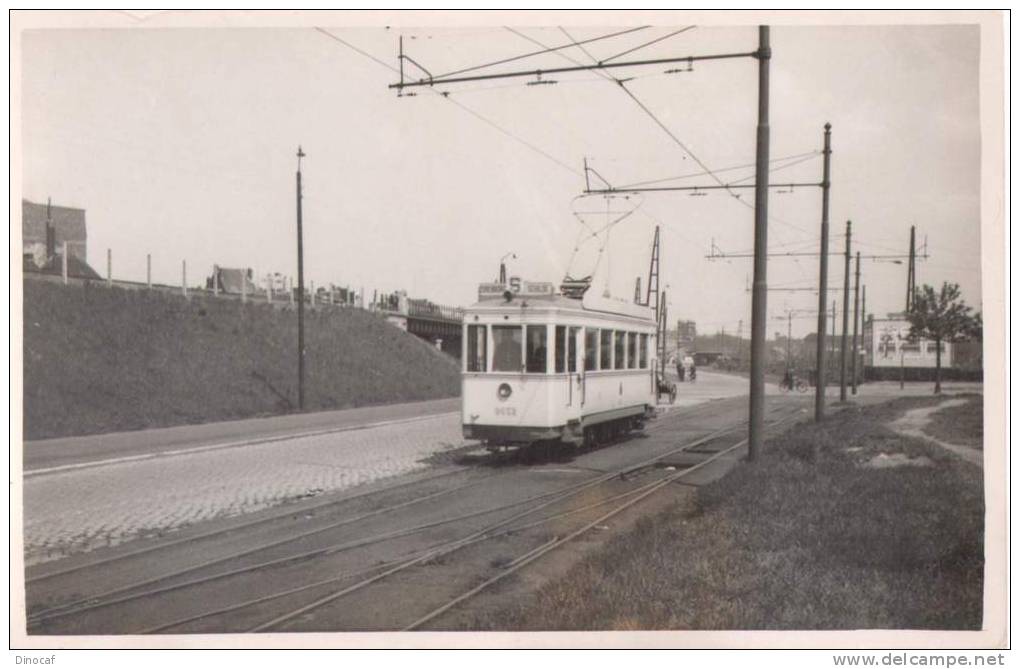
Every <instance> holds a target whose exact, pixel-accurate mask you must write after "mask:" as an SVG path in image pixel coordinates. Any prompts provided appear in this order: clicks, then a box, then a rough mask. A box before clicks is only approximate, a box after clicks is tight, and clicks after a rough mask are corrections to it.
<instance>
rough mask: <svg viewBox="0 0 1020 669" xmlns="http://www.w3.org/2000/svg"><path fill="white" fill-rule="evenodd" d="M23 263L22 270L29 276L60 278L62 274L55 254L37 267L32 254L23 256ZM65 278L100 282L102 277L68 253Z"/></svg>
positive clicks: (60, 262) (60, 265)
mask: <svg viewBox="0 0 1020 669" xmlns="http://www.w3.org/2000/svg"><path fill="white" fill-rule="evenodd" d="M23 257H24V261H23V263H22V266H21V267H22V270H23V271H24V272H26V273H31V274H55V275H56V276H61V275H63V273H64V268H63V260H62V256H61V254H59V253H55V254H54V255H53V256H52V257H51V258H50V259H49V261H48V262H47V263H46V264H45V265H43V266H42V267H39V266H38V265H36V264H35V261H34V260H33V259H32V254H30V253H26V254H24V256H23ZM67 276H69V277H71V278H73V279H94V280H101V279H102V278H103V277H101V276H100V275H99V273H98V272H96V270H94V269H92V268H91V267H90V266H89V264H88V263H87V262H85V261H84V260H82V259H81V258H79V257H78V256H76V255H74V254H73V253H69V254H68V256H67Z"/></svg>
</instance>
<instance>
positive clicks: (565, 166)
mask: <svg viewBox="0 0 1020 669" xmlns="http://www.w3.org/2000/svg"><path fill="white" fill-rule="evenodd" d="M315 30H316V31H318V32H320V33H322V34H323V35H325V36H327V37H329V38H330V39H332V40H334V41H336V42H339V43H340V44H343V45H344V46H346V47H347V48H349V49H351V50H352V51H355V52H356V53H359V54H361V55H362V56H364V57H366V58H368V59H369V60H372V61H374V62H375V63H377V64H379V65H381V66H383V67H385V68H386V69H388V70H390V71H391V72H397V73H399V69H398V68H396V67H394V66H392V65H390V64H389V63H387V62H385V61H384V60H382V59H380V58H377V57H376V56H373V55H372V54H370V53H368V52H367V51H365V50H364V49H361V48H359V47H357V46H355V45H354V44H351V43H350V42H348V41H347V40H345V39H343V38H341V37H338V36H337V35H334V34H333V33H331V32H329V31H328V30H326V29H325V28H320V27H316V28H315ZM429 90H432V92H433V93H435V94H436V95H439V96H440V97H442V98H443V99H444V100H447V101H448V102H450V103H452V104H454V105H456V106H457V107H460V108H461V109H463V110H464V111H465V112H467V113H469V114H471V115H472V116H474V117H475V118H477V119H478V120H479V121H482V122H483V123H485V124H486V125H488V126H490V127H491V128H493V129H494V130H497V131H498V132H500V133H502V134H503V135H506V136H507V137H509V138H511V139H513V140H514V141H516V142H518V143H519V144H522V145H523V146H525V147H527V148H529V149H531V150H532V151H534V152H535V153H538V154H539V155H541V156H543V157H544V158H546V159H547V160H549V161H551V162H553V163H555V164H556V165H559V166H560V167H562V168H563V169H565V170H567V171H568V172H570V173H571V174H574V175H575V176H582V177H583V176H584V175H583V174H582V173H581V172H580V171H579V170H577V168H575V167H571V166H570V165H568V164H567V163H566V162H564V161H562V160H560V159H559V158H557V157H555V156H553V155H552V154H550V153H548V152H547V151H545V150H543V149H541V148H540V147H537V146H535V145H534V144H532V143H531V142H529V141H527V140H526V139H524V138H522V137H519V136H518V135H516V134H514V133H512V132H510V131H509V130H507V129H506V128H504V127H502V126H500V125H499V124H497V123H496V122H494V121H492V120H491V119H489V118H487V117H485V116H483V115H482V114H480V113H479V112H477V111H475V110H474V109H471V108H470V107H468V106H467V105H465V104H463V103H462V102H460V101H458V100H454V99H453V98H451V97H449V96H445V95H443V94H442V93H441V92H440V91H436V90H433V89H429Z"/></svg>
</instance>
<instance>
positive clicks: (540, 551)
mask: <svg viewBox="0 0 1020 669" xmlns="http://www.w3.org/2000/svg"><path fill="white" fill-rule="evenodd" d="M798 413H799V410H794V411H792V412H790V413H789V414H788V415H786V416H784V417H783V418H781V419H779V420H776V421H773V422H771V423H770V424H769V425H768V427H769V428H772V427H775V426H777V425H780V424H782V423H784V422H786V421H788V420H791V419H792V418H793V417H795V416H796V415H797V414H798ZM744 425H746V421H745V422H742V423H739V424H736V425H732V426H729V427H727V428H722V429H721V430H718V431H716V432H715V433H712V434H710V435H706V436H705V437H702V438H700V439H696V440H694V441H693V442H690V443H688V444H685V445H684V446H682V447H680V448H677V449H673V450H672V451H669V452H667V453H663V454H660V455H657V456H655V457H653V458H650V459H648V460H646V461H644V462H642V463H640V464H639V465H632V466H630V467H628V468H626V469H625V470H620V471H616V472H611V473H609V474H608V475H606V476H604V477H598V478H599V479H600V480H598V481H593V482H591V483H592V485H596V484H597V483H603V482H605V481H608V480H611V479H614V478H617V477H619V476H620V475H622V474H624V473H625V472H634V471H637V470H638V469H640V468H642V466H644V467H647V466H649V465H653V464H654V463H655V462H658V461H661V460H663V459H665V458H668V457H670V456H673V455H676V454H678V453H682V452H684V451H688V450H690V449H692V448H696V447H697V446H700V445H703V444H706V443H708V442H711V441H714V440H716V439H718V438H719V437H721V436H722V435H724V434H727V433H729V432H732V431H734V430H736V429H738V428H740V427H742V426H744ZM746 443H747V440H746V439H742V440H740V441H739V442H737V443H736V444H733V445H731V446H729V447H727V448H724V449H722V450H720V451H719V452H717V453H715V454H713V455H710V456H708V457H706V459H705V460H704V461H702V462H700V463H698V464H695V465H692V466H691V467H689V468H686V469H683V470H681V471H677V472H674V473H672V474H668V475H665V476H663V477H660V478H658V479H656V480H654V481H651V482H649V483H645V484H643V485H640V486H638V487H636V488H634V489H631V490H628V491H626V492H624V493H621V494H618V495H616V496H614V497H611V498H609V499H604V500H600V501H599V502H596V503H594V504H589V505H587V506H586V507H582V508H580V509H574V510H570V511H566V512H563V513H559V514H555V515H553V516H550V517H547V518H543V519H541V520H538V521H534V522H532V523H530V524H528V525H525V526H520V527H514V528H511V529H507V530H505V531H504V532H501V533H499V534H493V533H492V532H493V531H494V530H496V529H499V528H501V527H503V526H504V525H506V524H508V523H509V522H512V521H515V520H519V519H520V518H521V517H524V516H526V515H530V514H531V513H533V512H534V511H536V510H539V509H540V508H543V507H544V506H548V504H546V505H542V507H538V508H534V509H529V510H525V511H524V512H522V513H520V514H518V515H516V516H514V517H513V518H511V519H508V520H505V521H501V522H499V523H496V524H494V525H493V526H490V527H489V528H486V529H484V530H481V531H479V532H477V533H475V534H473V535H471V536H469V537H467V538H466V539H464V540H459V541H454V542H451V543H450V544H448V545H446V546H442V547H439V548H437V549H435V550H434V551H431V552H428V553H426V554H425V555H422V556H419V557H416V558H414V559H411V560H408V561H407V562H405V563H403V564H399V565H396V566H394V567H392V568H390V569H388V570H386V571H384V572H382V573H380V574H377V575H374V576H372V577H369V578H366V579H364V580H362V581H360V582H358V583H355V584H353V585H350V586H347V587H346V588H343V589H342V590H340V591H338V592H334V593H331V594H329V595H326V596H324V597H322V598H320V599H318V600H315V601H313V602H311V603H308V604H305V605H302V606H301V607H299V608H296V609H293V610H291V611H288V612H286V613H283V614H281V615H278V616H276V617H275V618H273V619H271V620H269V621H266V622H264V623H260V624H259V625H256V626H254V627H252V628H250V629H247V630H245V631H246V632H268V631H272V630H274V629H277V628H279V626H280V625H282V624H283V623H286V622H288V621H291V620H294V619H295V618H298V617H299V616H302V615H304V614H307V613H309V612H311V611H312V610H314V609H317V608H320V607H322V606H324V605H326V604H330V603H332V602H334V601H336V600H338V599H340V598H342V597H344V596H346V595H349V594H351V593H353V592H356V591H357V590H360V589H362V588H364V587H367V586H369V585H371V584H373V583H375V582H377V581H379V580H381V579H382V578H385V577H387V576H391V575H394V574H397V573H399V572H402V571H404V570H406V569H409V568H412V567H415V566H417V565H419V564H422V563H423V562H426V561H428V560H432V559H435V558H438V557H442V556H445V555H448V554H450V553H452V552H454V551H457V550H459V549H461V548H465V547H467V546H469V545H473V544H475V543H478V542H479V541H482V540H485V539H490V538H494V537H495V536H502V535H507V534H513V533H516V532H520V531H522V530H524V529H528V528H531V527H536V526H539V525H543V524H545V523H548V522H549V521H551V520H554V519H559V518H562V517H565V516H567V515H573V514H576V513H579V512H582V511H586V510H590V509H593V508H597V507H599V506H604V505H605V504H608V503H611V502H613V501H618V500H621V499H622V500H624V501H622V502H621V503H620V504H619V505H617V506H615V507H613V508H612V509H610V511H608V512H607V513H605V514H603V515H601V516H599V517H597V518H596V519H595V520H593V521H590V522H588V523H586V524H584V525H583V526H582V527H581V528H579V529H577V530H574V531H573V532H571V533H569V534H567V535H566V536H564V537H562V538H559V537H554V538H553V539H552V540H549V541H547V542H546V543H545V544H543V545H540V546H538V547H536V548H532V549H530V550H528V551H527V552H525V553H524V554H522V555H519V556H518V557H516V558H515V559H514V560H512V561H511V562H510V563H509V564H508V565H507V566H506V567H505V568H504V569H503V570H502V571H500V572H499V573H498V574H496V575H495V576H493V577H491V578H489V579H487V580H485V581H484V582H483V583H481V584H480V585H478V586H475V587H474V588H472V589H470V590H468V591H467V592H466V593H464V594H462V595H459V596H457V597H455V598H454V599H453V600H451V601H448V602H446V603H444V604H443V605H441V606H439V607H437V608H435V609H433V610H431V611H430V612H429V613H427V614H426V615H424V616H421V617H420V618H418V619H416V620H415V621H414V622H412V623H410V624H409V625H407V626H406V627H404V628H403V630H402V631H411V630H414V629H417V628H419V627H421V626H422V625H423V624H425V623H426V622H429V621H430V620H433V619H434V618H436V617H438V616H439V615H441V614H442V613H445V612H446V611H448V610H449V609H451V608H453V607H454V606H456V605H457V604H459V603H461V602H463V601H466V600H467V599H470V598H471V597H474V596H475V595H477V594H479V593H480V592H482V591H483V590H485V589H486V588H488V587H489V586H491V585H493V584H495V583H496V582H498V581H500V580H502V579H504V578H505V577H507V576H509V575H511V574H513V573H514V572H516V571H518V570H520V569H521V568H523V567H524V566H526V565H528V564H530V563H531V562H533V561H535V560H537V559H538V558H540V557H542V556H543V555H545V554H547V553H549V552H551V551H552V550H555V549H557V548H560V547H562V546H564V545H566V544H567V543H569V542H570V541H573V540H574V539H576V538H577V537H579V536H581V535H582V534H584V533H585V532H587V531H589V530H591V529H592V528H594V527H597V526H599V525H600V524H601V523H603V522H605V521H606V520H608V519H610V518H612V517H614V516H616V515H618V514H619V513H621V512H623V511H625V510H626V509H628V508H630V507H631V506H633V505H635V504H637V503H638V502H640V501H641V500H643V499H645V498H647V497H649V496H650V495H652V494H653V493H655V492H657V491H658V490H661V489H662V488H663V487H665V486H668V485H669V484H670V483H673V482H675V481H677V480H679V479H680V478H682V477H683V476H686V475H689V474H691V473H693V472H694V471H697V470H700V469H702V468H703V467H705V466H707V465H709V464H711V463H712V462H714V461H716V460H718V459H720V458H722V457H723V456H725V455H728V454H730V453H732V452H733V451H735V450H737V449H739V448H741V447H743V446H745V445H746ZM585 487H588V486H585ZM554 501H558V500H554ZM550 503H552V502H550ZM288 631H290V630H288Z"/></svg>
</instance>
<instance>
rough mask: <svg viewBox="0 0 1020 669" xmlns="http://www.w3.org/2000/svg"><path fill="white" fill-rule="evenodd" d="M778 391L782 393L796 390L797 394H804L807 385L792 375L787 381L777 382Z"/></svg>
mask: <svg viewBox="0 0 1020 669" xmlns="http://www.w3.org/2000/svg"><path fill="white" fill-rule="evenodd" d="M779 390H781V391H782V392H784V393H788V392H790V391H792V390H796V391H797V392H798V393H806V392H807V391H808V383H807V381H805V380H804V379H802V378H800V377H799V376H797V375H795V374H794V375H791V376H790V378H789V380H787V379H786V378H784V379H782V380H781V381H780V382H779Z"/></svg>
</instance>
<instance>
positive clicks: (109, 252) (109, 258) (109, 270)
mask: <svg viewBox="0 0 1020 669" xmlns="http://www.w3.org/2000/svg"><path fill="white" fill-rule="evenodd" d="M106 285H107V286H112V285H113V249H106Z"/></svg>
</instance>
